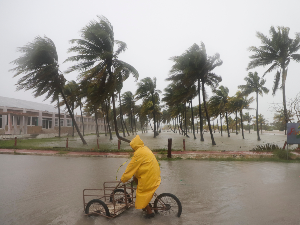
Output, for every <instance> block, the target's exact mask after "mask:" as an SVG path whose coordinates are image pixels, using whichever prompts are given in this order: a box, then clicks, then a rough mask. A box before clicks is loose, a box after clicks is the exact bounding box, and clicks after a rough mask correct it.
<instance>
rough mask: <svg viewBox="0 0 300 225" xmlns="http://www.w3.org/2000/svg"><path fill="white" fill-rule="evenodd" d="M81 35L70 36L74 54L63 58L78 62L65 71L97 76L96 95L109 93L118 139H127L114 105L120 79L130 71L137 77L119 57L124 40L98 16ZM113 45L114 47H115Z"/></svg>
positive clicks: (124, 77) (103, 95)
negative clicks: (118, 124) (116, 35)
mask: <svg viewBox="0 0 300 225" xmlns="http://www.w3.org/2000/svg"><path fill="white" fill-rule="evenodd" d="M81 38H82V39H73V40H71V43H72V44H76V46H73V47H71V48H70V49H69V52H72V53H76V54H77V55H75V56H71V57H69V58H68V59H67V60H66V61H71V62H77V64H76V65H74V66H71V67H70V68H69V70H68V71H67V72H72V71H76V70H78V71H80V78H81V79H86V80H93V79H97V80H100V83H98V85H99V89H100V91H99V92H100V94H101V95H102V96H99V98H101V99H106V98H107V96H111V99H112V103H113V115H114V118H113V119H114V124H115V131H116V135H117V137H118V138H119V139H120V140H123V141H125V142H130V140H128V139H126V138H124V137H121V136H120V135H119V131H118V127H117V115H116V106H115V95H114V93H115V91H116V90H117V91H118V90H119V85H120V82H123V81H125V80H126V79H127V78H128V77H129V75H130V74H132V75H133V76H134V77H135V78H136V79H138V76H139V74H138V72H137V70H136V69H135V68H134V67H133V66H131V65H129V64H128V63H126V62H124V61H121V60H119V59H118V56H119V54H120V53H121V52H123V51H125V50H126V48H127V45H126V43H124V42H122V41H117V40H115V38H114V32H113V27H112V25H111V24H110V22H109V21H108V19H106V18H105V17H103V16H102V17H101V16H98V21H95V20H93V21H91V22H90V23H89V24H88V25H86V26H85V27H84V28H83V29H82V30H81ZM114 49H116V50H115V51H114Z"/></svg>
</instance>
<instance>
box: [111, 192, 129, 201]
mask: <svg viewBox="0 0 300 225" xmlns="http://www.w3.org/2000/svg"><path fill="white" fill-rule="evenodd" d="M126 194H127V201H128V203H131V197H130V195H129V194H128V193H127V192H126ZM124 197H125V196H124V190H123V189H116V190H114V191H113V192H112V193H111V194H110V198H109V201H110V202H113V200H115V202H117V203H125V199H124Z"/></svg>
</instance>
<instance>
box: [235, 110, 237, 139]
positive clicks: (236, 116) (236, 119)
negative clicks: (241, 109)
mask: <svg viewBox="0 0 300 225" xmlns="http://www.w3.org/2000/svg"><path fill="white" fill-rule="evenodd" d="M235 134H236V135H237V134H238V131H237V110H235Z"/></svg>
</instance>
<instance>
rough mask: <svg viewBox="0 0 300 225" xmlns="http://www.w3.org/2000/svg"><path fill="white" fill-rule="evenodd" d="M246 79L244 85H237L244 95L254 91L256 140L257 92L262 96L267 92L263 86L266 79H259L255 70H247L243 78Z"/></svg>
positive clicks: (258, 138)
mask: <svg viewBox="0 0 300 225" xmlns="http://www.w3.org/2000/svg"><path fill="white" fill-rule="evenodd" d="M244 80H245V81H246V84H245V85H239V86H238V87H239V88H240V89H241V90H242V92H243V94H244V95H249V94H251V93H253V92H255V93H256V125H257V140H258V141H260V137H259V130H258V121H257V120H258V94H260V95H261V96H263V93H265V94H267V93H268V92H269V89H268V88H266V87H264V85H265V83H266V80H264V79H261V78H260V77H259V76H258V74H257V72H254V73H252V72H249V73H248V76H247V77H245V78H244Z"/></svg>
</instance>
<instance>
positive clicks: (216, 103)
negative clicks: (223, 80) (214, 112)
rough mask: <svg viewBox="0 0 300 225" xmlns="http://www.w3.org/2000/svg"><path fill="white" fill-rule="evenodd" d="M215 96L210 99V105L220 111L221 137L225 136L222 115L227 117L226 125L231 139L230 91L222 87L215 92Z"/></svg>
mask: <svg viewBox="0 0 300 225" xmlns="http://www.w3.org/2000/svg"><path fill="white" fill-rule="evenodd" d="M213 93H214V94H215V95H213V96H212V97H211V98H210V100H209V101H210V105H211V107H212V108H215V109H218V112H219V115H220V123H221V136H222V135H223V134H222V132H223V126H222V115H223V116H224V114H225V116H226V123H227V134H228V137H230V133H229V126H228V99H229V97H228V94H229V89H228V88H227V87H224V86H223V85H221V86H220V87H219V88H218V89H216V90H213Z"/></svg>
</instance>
